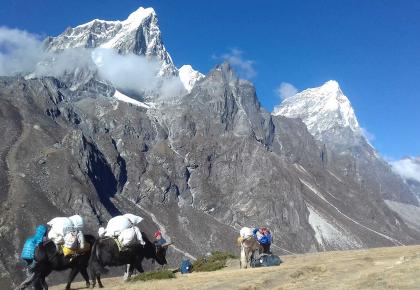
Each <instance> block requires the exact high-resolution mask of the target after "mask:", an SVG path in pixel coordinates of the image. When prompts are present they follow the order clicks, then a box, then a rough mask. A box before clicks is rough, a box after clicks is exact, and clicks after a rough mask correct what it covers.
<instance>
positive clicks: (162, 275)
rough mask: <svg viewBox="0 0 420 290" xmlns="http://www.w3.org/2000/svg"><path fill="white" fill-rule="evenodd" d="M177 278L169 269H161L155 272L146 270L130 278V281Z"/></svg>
mask: <svg viewBox="0 0 420 290" xmlns="http://www.w3.org/2000/svg"><path fill="white" fill-rule="evenodd" d="M172 278H175V274H174V273H173V272H172V271H169V270H161V271H155V272H145V273H141V274H138V275H136V276H134V277H133V278H131V279H130V282H136V281H147V280H161V279H172Z"/></svg>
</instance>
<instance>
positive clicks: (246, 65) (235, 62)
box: [213, 48, 257, 79]
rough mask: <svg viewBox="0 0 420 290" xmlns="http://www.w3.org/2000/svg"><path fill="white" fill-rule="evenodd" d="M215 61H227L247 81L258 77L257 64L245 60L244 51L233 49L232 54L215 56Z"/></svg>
mask: <svg viewBox="0 0 420 290" xmlns="http://www.w3.org/2000/svg"><path fill="white" fill-rule="evenodd" d="M213 58H215V59H223V60H225V61H227V62H228V63H229V64H230V65H231V66H232V67H233V68H234V69H235V70H236V72H237V73H238V74H239V75H240V76H241V77H244V78H246V79H252V78H253V77H255V76H256V75H257V71H256V70H255V68H254V65H255V62H254V61H253V60H249V59H244V58H243V51H241V50H239V49H237V48H233V49H231V50H230V52H228V53H225V54H222V55H221V56H213Z"/></svg>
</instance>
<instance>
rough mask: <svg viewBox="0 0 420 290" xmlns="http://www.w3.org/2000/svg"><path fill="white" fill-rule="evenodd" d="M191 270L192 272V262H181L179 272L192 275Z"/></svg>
mask: <svg viewBox="0 0 420 290" xmlns="http://www.w3.org/2000/svg"><path fill="white" fill-rule="evenodd" d="M191 270H192V264H191V262H190V260H183V261H182V262H181V266H180V267H179V271H180V272H181V274H187V273H191Z"/></svg>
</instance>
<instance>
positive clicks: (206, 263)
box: [192, 251, 236, 272]
mask: <svg viewBox="0 0 420 290" xmlns="http://www.w3.org/2000/svg"><path fill="white" fill-rule="evenodd" d="M234 258H236V256H235V255H233V254H231V253H228V252H221V251H216V252H212V253H211V255H210V256H204V257H199V258H198V259H197V260H196V261H194V263H193V264H192V270H193V272H209V271H216V270H219V269H222V268H224V267H225V266H226V262H227V260H228V259H234Z"/></svg>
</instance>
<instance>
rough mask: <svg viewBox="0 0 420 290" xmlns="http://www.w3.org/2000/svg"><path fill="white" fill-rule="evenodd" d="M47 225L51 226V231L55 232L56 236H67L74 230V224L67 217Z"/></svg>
mask: <svg viewBox="0 0 420 290" xmlns="http://www.w3.org/2000/svg"><path fill="white" fill-rule="evenodd" d="M47 225H49V226H51V230H50V231H54V232H55V234H57V235H61V236H63V237H64V236H65V235H66V234H67V233H68V232H71V231H73V230H74V226H73V222H72V221H71V220H70V219H69V218H66V217H56V218H53V219H52V220H50V221H49V222H48V223H47Z"/></svg>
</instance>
